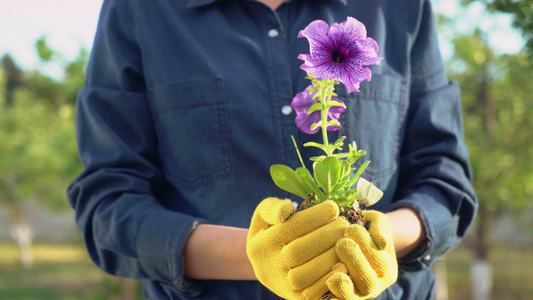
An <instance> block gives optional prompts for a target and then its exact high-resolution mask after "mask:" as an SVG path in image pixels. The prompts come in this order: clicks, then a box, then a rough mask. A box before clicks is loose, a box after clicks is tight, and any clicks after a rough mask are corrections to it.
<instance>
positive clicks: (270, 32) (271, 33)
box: [268, 29, 279, 38]
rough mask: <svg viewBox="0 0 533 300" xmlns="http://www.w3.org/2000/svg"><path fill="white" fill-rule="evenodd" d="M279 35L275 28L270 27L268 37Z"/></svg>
mask: <svg viewBox="0 0 533 300" xmlns="http://www.w3.org/2000/svg"><path fill="white" fill-rule="evenodd" d="M278 35H279V32H278V31H277V30H276V29H270V30H269V31H268V37H270V38H275V37H277V36H278Z"/></svg>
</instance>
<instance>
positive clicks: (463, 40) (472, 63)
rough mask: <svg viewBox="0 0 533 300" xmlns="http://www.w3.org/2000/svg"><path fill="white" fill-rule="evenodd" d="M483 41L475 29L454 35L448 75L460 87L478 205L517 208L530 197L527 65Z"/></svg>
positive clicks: (522, 57) (531, 88) (532, 70)
mask: <svg viewBox="0 0 533 300" xmlns="http://www.w3.org/2000/svg"><path fill="white" fill-rule="evenodd" d="M486 40H487V38H486V36H485V33H483V32H482V31H481V30H477V31H475V32H474V33H473V34H472V35H466V36H458V37H456V38H455V40H454V46H455V53H456V55H455V58H454V59H453V60H452V61H451V62H450V63H449V66H450V67H451V68H450V71H449V74H450V75H451V77H452V79H453V80H456V81H458V82H459V83H460V85H461V90H462V101H463V108H464V123H465V135H466V141H467V144H468V146H469V149H470V152H471V162H472V168H473V170H474V186H475V188H476V191H477V193H478V196H479V200H480V202H481V203H482V206H483V209H484V210H488V211H491V212H492V213H495V212H497V211H501V210H505V209H514V210H521V209H524V208H525V207H528V206H530V203H531V199H532V198H533V164H532V163H531V161H530V158H531V157H532V156H533V148H531V147H530V143H531V141H532V140H533V131H532V130H531V128H532V126H533V85H531V82H530V76H531V74H533V67H532V64H531V61H529V60H528V58H527V55H526V54H525V52H521V53H518V54H516V55H503V56H498V55H496V54H495V53H494V52H493V51H492V50H491V48H490V47H489V46H488V44H487V41H486ZM457 65H460V66H462V67H461V68H457V67H456V66H457ZM454 66H455V67H454Z"/></svg>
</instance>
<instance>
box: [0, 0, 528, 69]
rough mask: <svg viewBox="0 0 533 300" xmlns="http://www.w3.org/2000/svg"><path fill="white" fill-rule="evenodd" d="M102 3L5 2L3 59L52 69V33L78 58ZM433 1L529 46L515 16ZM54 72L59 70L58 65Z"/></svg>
mask: <svg viewBox="0 0 533 300" xmlns="http://www.w3.org/2000/svg"><path fill="white" fill-rule="evenodd" d="M102 1H103V0H0V8H1V9H0V57H1V56H3V55H4V54H6V53H10V54H11V55H12V56H13V57H14V59H15V61H16V62H17V64H18V65H19V66H20V67H22V68H23V69H26V70H28V69H43V68H46V67H44V66H42V65H40V64H39V61H38V58H37V54H36V51H35V46H34V43H35V41H36V40H37V39H39V38H40V37H42V36H46V37H47V42H48V44H49V45H50V46H51V48H52V49H54V50H57V51H59V52H60V53H62V54H63V55H64V56H65V57H66V58H67V59H72V58H74V57H75V56H76V54H77V53H78V51H79V49H80V48H81V47H85V48H87V49H90V48H91V45H92V41H93V38H94V34H95V31H96V24H97V22H98V14H99V11H100V7H101V5H102ZM147 1H150V0H147ZM433 2H434V4H435V5H434V6H435V11H438V12H440V13H443V14H444V15H448V16H458V17H459V18H457V19H458V21H457V24H456V25H457V26H456V27H457V28H458V30H459V32H467V31H468V30H471V29H472V28H473V26H474V25H475V24H479V25H480V26H481V27H482V28H484V29H488V30H490V32H491V35H490V37H489V39H490V42H491V43H492V44H493V47H494V48H496V49H497V50H498V51H500V52H503V53H513V52H516V51H517V50H518V49H520V48H521V47H522V45H523V41H522V39H521V38H520V35H519V34H518V33H517V32H516V31H515V30H512V29H510V28H511V26H510V18H509V17H506V16H503V15H502V16H498V17H494V16H491V17H487V15H486V13H485V12H484V10H483V7H482V5H475V4H474V5H471V7H470V9H469V10H468V11H467V12H465V13H463V14H458V13H457V11H458V5H457V1H452V0H434V1H433ZM454 34H455V32H444V34H443V36H442V37H441V47H442V52H443V56H444V57H445V58H446V57H449V56H450V55H452V52H451V47H450V46H449V45H448V44H447V43H446V39H447V38H449V37H450V36H453V35H454ZM501 41H505V42H504V43H502V42H501ZM48 71H49V72H51V73H53V72H54V70H53V69H50V70H48ZM56 71H57V70H56Z"/></svg>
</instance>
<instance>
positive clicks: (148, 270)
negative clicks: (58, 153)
mask: <svg viewBox="0 0 533 300" xmlns="http://www.w3.org/2000/svg"><path fill="white" fill-rule="evenodd" d="M127 2H128V1H124V3H127ZM124 3H122V1H120V2H119V1H115V0H106V1H104V3H103V7H102V10H101V15H100V19H99V24H98V29H97V33H96V37H95V41H94V45H93V50H92V53H91V59H90V62H89V67H88V71H87V79H86V84H85V87H84V88H83V89H82V90H81V91H80V93H79V95H78V101H77V119H76V128H77V142H78V152H79V156H80V159H81V161H82V164H83V171H82V173H81V174H80V175H79V176H78V178H76V179H75V180H74V181H73V182H72V183H71V185H70V186H69V188H68V191H67V194H68V199H69V202H70V204H71V205H72V207H73V208H74V209H75V211H76V223H77V226H78V227H79V229H80V231H81V233H82V236H83V238H84V241H85V244H86V247H87V249H88V252H89V255H90V257H91V259H92V260H93V261H94V263H95V264H96V265H97V266H98V267H100V268H101V269H103V270H104V271H106V272H108V273H110V274H113V275H117V276H122V277H129V278H135V279H151V280H155V281H159V282H162V283H163V284H171V285H173V286H175V287H177V288H178V289H179V290H181V292H183V293H184V294H188V295H195V294H198V293H199V292H200V290H201V288H202V286H201V284H199V283H197V282H196V281H192V280H187V279H186V278H185V277H184V262H183V256H182V253H183V248H184V245H185V241H186V240H187V237H188V236H189V234H190V233H191V231H192V230H193V229H194V228H195V226H197V225H198V224H199V223H202V222H205V221H204V220H202V219H200V218H195V217H192V216H190V215H187V214H184V213H180V212H175V211H170V210H168V209H166V208H165V207H163V206H162V205H161V203H160V202H159V201H158V198H157V195H158V194H160V193H161V190H162V189H164V188H165V184H166V183H165V180H164V178H163V175H162V172H161V170H160V162H159V157H158V154H157V141H156V135H155V131H154V126H153V123H152V120H151V114H150V111H149V107H148V104H147V98H146V96H145V95H146V93H145V83H144V78H143V69H142V63H141V62H142V59H141V54H140V53H141V51H140V49H139V45H138V44H137V43H136V38H135V24H136V23H135V22H134V14H133V13H131V11H130V10H129V7H128V6H127V5H128V4H124ZM176 201H179V199H176Z"/></svg>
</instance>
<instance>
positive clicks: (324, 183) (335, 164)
mask: <svg viewBox="0 0 533 300" xmlns="http://www.w3.org/2000/svg"><path fill="white" fill-rule="evenodd" d="M340 174H341V164H340V162H339V159H337V158H336V157H333V156H331V157H326V158H325V159H324V160H323V161H322V162H320V163H319V164H317V165H316V167H315V180H316V182H317V183H318V185H319V186H320V187H321V188H322V189H324V191H325V192H326V197H327V196H328V195H330V194H331V193H332V192H334V187H335V185H336V184H337V182H338V181H339V179H340Z"/></svg>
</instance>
